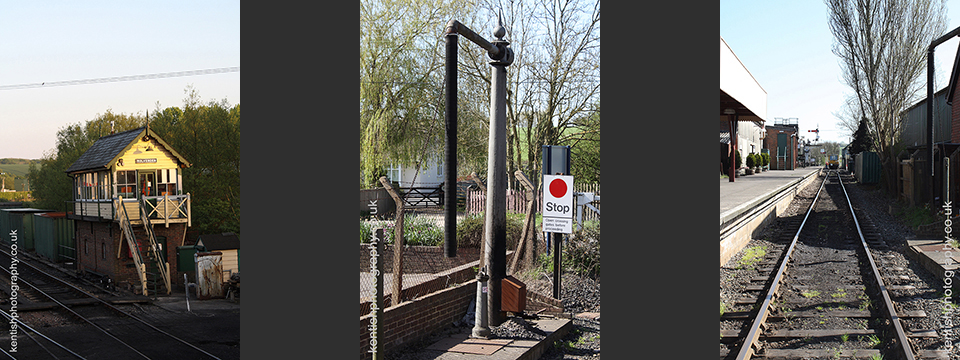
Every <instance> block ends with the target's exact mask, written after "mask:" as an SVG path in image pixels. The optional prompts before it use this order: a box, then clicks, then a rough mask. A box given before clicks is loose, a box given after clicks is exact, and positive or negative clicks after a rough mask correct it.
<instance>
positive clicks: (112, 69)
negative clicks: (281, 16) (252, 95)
mask: <svg viewBox="0 0 960 360" xmlns="http://www.w3.org/2000/svg"><path fill="white" fill-rule="evenodd" d="M3 4H4V5H3V10H2V11H0V158H7V157H13V158H26V159H39V158H41V157H42V156H43V155H44V154H45V153H48V152H51V151H53V149H54V148H55V147H56V134H57V131H58V130H59V129H60V128H63V127H65V126H67V125H71V124H78V123H84V122H86V121H88V120H92V119H94V118H96V117H97V116H98V115H99V114H104V113H106V112H107V110H110V111H111V112H113V113H114V114H121V113H122V114H139V115H143V114H145V113H146V112H147V111H148V110H149V111H150V112H151V113H152V112H153V111H154V110H155V109H156V108H157V103H158V102H159V105H160V108H161V109H163V108H166V107H171V106H176V107H182V106H183V99H184V98H185V97H186V93H185V89H187V87H188V86H192V88H193V89H194V90H195V91H196V92H197V94H198V95H199V96H200V98H201V102H202V103H208V102H210V101H217V102H220V101H221V100H223V99H226V100H227V102H228V103H229V105H230V106H233V105H236V104H239V103H240V72H239V71H231V72H222V73H216V74H200V75H193V76H181V77H167V78H158V79H145V80H132V81H114V82H107V83H85V84H80V85H67V86H40V87H33V88H22V87H17V86H16V85H23V84H36V83H56V82H62V81H72V80H87V79H103V78H114V77H133V76H137V75H148V74H161V73H176V72H186V71H196V70H206V69H223V68H239V66H240V2H239V1H219V0H214V1H197V2H194V1H179V0H176V1H162V2H125V1H83V2H70V1H45V2H42V4H40V3H39V2H37V3H35V2H7V1H4V2H3Z"/></svg>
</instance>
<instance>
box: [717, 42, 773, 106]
mask: <svg viewBox="0 0 960 360" xmlns="http://www.w3.org/2000/svg"><path fill="white" fill-rule="evenodd" d="M727 109H733V110H734V111H735V112H736V115H738V120H739V121H759V122H766V117H767V92H766V90H763V87H761V86H760V83H759V82H757V80H756V79H754V77H753V75H752V74H750V71H749V70H747V68H746V66H744V65H743V63H742V62H740V59H739V58H737V55H736V54H734V53H733V50H732V49H731V48H730V46H729V45H727V42H726V41H724V40H723V37H720V116H721V120H727V119H728V117H727V113H726V110H727Z"/></svg>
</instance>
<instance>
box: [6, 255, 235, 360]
mask: <svg viewBox="0 0 960 360" xmlns="http://www.w3.org/2000/svg"><path fill="white" fill-rule="evenodd" d="M2 248H3V249H2V250H0V264H11V265H10V266H9V267H6V266H3V267H0V283H2V285H0V292H2V293H4V294H3V297H4V301H3V304H2V306H0V316H2V317H0V319H2V320H0V321H3V322H5V323H8V324H9V323H11V322H12V321H16V322H17V327H16V329H17V332H16V333H13V332H12V331H7V330H5V331H3V332H2V334H3V336H2V337H3V338H8V339H9V341H10V342H9V344H10V346H7V344H3V345H0V347H2V348H4V352H5V353H6V354H8V355H9V356H10V357H12V358H24V359H44V358H52V359H74V358H81V359H136V358H146V359H151V358H163V359H166V358H177V359H218V357H216V356H214V355H213V354H210V353H209V352H207V351H205V350H203V349H201V348H199V347H197V346H196V345H193V344H191V343H190V342H188V341H186V340H183V339H181V338H179V337H177V336H174V335H173V334H170V333H168V332H166V331H163V330H162V329H160V328H158V327H157V326H155V325H153V324H151V323H149V322H147V321H144V320H143V319H141V318H139V317H137V316H135V315H133V314H131V313H130V312H127V311H124V310H122V309H120V308H119V307H118V306H115V305H113V304H111V303H110V302H108V301H106V300H103V299H101V296H102V295H103V294H100V295H97V294H93V293H91V292H90V291H88V290H85V289H82V288H80V287H77V286H76V285H74V284H71V283H69V282H66V281H63V280H61V279H59V278H58V277H56V276H54V275H52V274H50V273H48V272H47V271H44V269H41V267H39V266H36V265H33V264H31V263H29V262H27V261H26V259H21V258H19V257H18V258H17V259H16V260H13V257H12V256H11V254H10V249H9V247H2ZM14 300H16V306H14V303H13V301H14ZM14 310H16V311H14ZM4 327H5V328H9V329H13V327H12V325H5V326H4ZM15 335H16V337H14V336H15ZM14 340H17V343H16V346H14V342H13V341H14ZM11 348H12V349H16V350H17V351H16V352H13V351H10V350H11ZM8 355H2V356H0V358H3V357H6V356H8Z"/></svg>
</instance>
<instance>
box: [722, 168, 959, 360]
mask: <svg viewBox="0 0 960 360" xmlns="http://www.w3.org/2000/svg"><path fill="white" fill-rule="evenodd" d="M798 201H800V202H802V203H804V205H805V206H808V208H807V210H806V213H805V214H800V215H798V216H795V217H793V218H791V219H786V220H785V221H783V223H784V226H783V231H782V232H781V233H780V237H779V239H775V240H773V242H774V244H775V246H771V247H770V248H769V249H764V250H765V251H766V254H765V256H764V257H763V259H762V260H760V261H759V262H758V263H756V264H755V265H751V266H755V267H756V273H755V275H754V276H753V277H752V278H751V279H750V280H751V285H749V286H747V287H746V289H745V291H744V294H743V298H741V299H739V300H738V301H737V302H736V304H735V305H734V306H732V307H731V308H730V309H727V311H725V312H723V313H722V315H721V353H720V357H721V358H722V359H751V358H781V359H813V358H817V359H819V358H822V359H831V358H864V359H871V358H872V359H879V358H882V359H928V358H934V359H948V358H949V354H948V353H947V352H946V351H943V350H937V349H935V348H929V347H924V346H925V345H921V344H929V343H930V341H924V340H923V339H924V338H926V339H928V340H929V338H935V337H937V332H936V331H935V330H933V329H916V328H913V327H912V326H910V324H911V323H910V319H913V318H922V317H925V316H927V314H925V313H924V312H923V311H901V310H899V308H898V306H897V304H895V303H894V301H893V299H894V298H896V297H897V291H901V290H909V287H910V286H909V285H896V283H895V282H894V281H891V277H895V276H897V275H896V274H895V273H894V271H895V270H896V269H884V268H883V267H882V266H878V264H884V261H885V260H884V256H886V255H884V256H880V255H879V254H877V252H878V251H880V250H885V249H886V244H884V243H883V239H882V236H879V234H878V232H877V230H876V229H875V227H874V226H873V224H872V221H871V220H870V219H869V218H868V217H867V216H866V215H864V214H861V213H857V215H856V216H854V215H853V214H854V213H855V212H856V207H855V206H854V205H855V204H851V202H850V199H849V196H848V195H847V192H846V189H845V187H844V185H843V180H842V177H841V176H840V175H839V173H838V172H835V171H830V172H828V173H826V175H825V176H823V181H822V183H821V184H820V187H819V190H817V192H816V195H815V196H808V197H799V199H798ZM807 204H808V205H807Z"/></svg>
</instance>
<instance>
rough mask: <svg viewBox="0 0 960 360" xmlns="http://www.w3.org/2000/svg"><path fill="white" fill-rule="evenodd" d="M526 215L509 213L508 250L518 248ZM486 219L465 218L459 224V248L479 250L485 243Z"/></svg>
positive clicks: (475, 215)
mask: <svg viewBox="0 0 960 360" xmlns="http://www.w3.org/2000/svg"><path fill="white" fill-rule="evenodd" d="M524 216H525V215H524V214H513V213H507V249H514V248H516V245H517V241H519V240H520V235H521V232H523V219H524ZM485 219H486V217H485V216H484V215H482V214H472V215H467V216H465V217H464V218H463V219H462V220H460V221H458V222H457V247H462V248H473V249H479V248H480V244H481V243H483V240H484V239H483V230H484V227H485V226H486V224H485Z"/></svg>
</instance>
